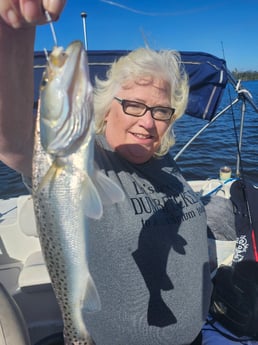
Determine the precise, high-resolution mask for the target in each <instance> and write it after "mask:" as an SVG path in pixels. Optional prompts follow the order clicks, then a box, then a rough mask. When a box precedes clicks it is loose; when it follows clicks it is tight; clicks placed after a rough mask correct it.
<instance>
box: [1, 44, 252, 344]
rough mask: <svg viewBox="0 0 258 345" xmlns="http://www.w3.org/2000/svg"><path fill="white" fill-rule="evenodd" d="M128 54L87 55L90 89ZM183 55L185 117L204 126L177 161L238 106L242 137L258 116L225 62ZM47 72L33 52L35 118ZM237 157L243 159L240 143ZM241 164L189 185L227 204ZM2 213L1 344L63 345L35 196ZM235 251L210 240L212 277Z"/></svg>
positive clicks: (6, 203)
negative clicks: (228, 96) (247, 122)
mask: <svg viewBox="0 0 258 345" xmlns="http://www.w3.org/2000/svg"><path fill="white" fill-rule="evenodd" d="M126 53H127V51H88V60H89V67H90V76H91V80H92V83H93V84H94V77H95V76H96V75H97V76H98V77H99V78H103V77H104V76H105V73H106V71H107V69H108V67H109V65H110V64H111V63H112V62H113V61H114V60H115V59H117V58H119V57H120V56H122V55H124V54H126ZM180 53H181V57H182V61H183V64H184V66H185V69H186V71H187V73H188V75H189V82H190V97H189V103H188V106H187V110H186V114H187V115H189V116H193V117H197V118H201V119H203V121H204V126H203V128H202V129H201V130H200V131H199V132H198V133H196V135H194V137H193V138H191V140H190V141H189V142H188V143H186V145H185V146H184V147H183V148H182V149H181V150H180V152H178V154H177V155H176V156H175V160H177V159H178V158H179V157H180V155H182V154H183V152H184V151H185V150H186V149H187V148H188V146H189V145H190V144H191V143H192V142H193V141H194V140H195V139H196V138H197V137H198V135H200V134H201V133H202V131H204V130H206V128H207V127H208V126H210V125H211V123H213V122H214V121H216V120H217V119H218V118H219V117H220V116H222V115H223V114H224V113H225V112H227V111H228V110H229V109H230V108H232V107H235V106H236V105H237V104H238V103H239V104H240V105H241V106H242V110H243V111H242V120H241V128H240V129H239V132H240V134H241V133H242V130H243V122H244V113H245V106H246V105H248V106H250V107H252V109H253V110H254V111H255V112H257V113H258V107H257V105H256V104H255V102H254V100H253V98H252V95H251V93H250V92H249V91H248V90H247V89H246V88H245V87H243V86H242V84H241V82H240V81H237V80H235V78H234V77H233V75H232V73H231V72H230V71H229V70H228V69H227V66H226V62H225V60H224V59H221V58H218V57H216V56H214V55H211V54H208V53H204V52H185V51H184V52H180ZM45 66H46V55H45V52H35V55H34V79H35V95H34V110H35V112H36V109H37V104H38V96H39V93H38V90H39V83H40V80H41V76H42V72H43V70H44V68H45ZM229 84H230V85H231V86H232V90H233V91H234V93H235V99H234V100H233V101H232V102H231V103H230V104H228V105H227V106H226V107H225V108H223V109H222V110H219V111H218V109H219V105H220V102H221V99H222V96H223V93H224V91H225V89H226V87H227V86H228V85H229ZM238 151H239V154H240V152H241V137H240V141H239V147H238ZM239 161H240V160H239V159H238V161H237V168H236V171H237V173H236V176H235V177H232V176H231V171H230V170H227V169H224V171H221V176H220V178H215V179H208V180H194V181H189V184H190V185H191V186H192V187H193V189H194V190H195V191H196V192H197V193H200V195H201V196H202V197H203V198H205V197H206V198H210V199H211V196H217V197H219V198H221V199H223V200H224V201H229V200H230V197H231V186H232V184H233V183H234V182H235V181H237V180H239V179H241V178H242V176H241V169H240V163H239ZM223 174H224V175H223ZM223 205H224V204H223ZM24 207H26V212H27V213H26V217H27V224H28V226H27V227H26V228H24V227H22V226H21V224H22V221H21V217H22V213H21V209H24ZM223 207H224V206H223ZM0 210H1V213H0V326H1V327H0V344H5V345H10V344H12V345H28V344H31V345H61V344H63V337H62V330H63V329H62V318H61V314H60V311H59V308H58V305H57V302H56V299H55V295H54V292H53V289H52V287H51V283H50V279H49V275H48V272H47V269H46V266H45V263H44V259H43V257H42V253H41V248H40V244H39V240H38V237H37V232H36V226H35V219H34V215H33V207H32V198H31V195H29V194H24V195H19V196H18V197H12V198H4V199H0ZM235 245H236V239H235V238H233V239H232V238H231V239H227V241H225V240H219V239H216V238H213V239H211V245H210V248H211V251H212V248H215V252H216V253H215V256H214V258H215V259H214V261H215V262H214V272H215V269H216V267H218V265H220V264H221V263H224V264H227V263H230V262H231V261H232V256H233V252H234V248H235ZM10 330H11V331H10Z"/></svg>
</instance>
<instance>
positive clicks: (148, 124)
mask: <svg viewBox="0 0 258 345" xmlns="http://www.w3.org/2000/svg"><path fill="white" fill-rule="evenodd" d="M139 123H140V124H141V125H142V126H143V127H145V128H153V127H154V126H155V120H154V118H153V117H152V116H151V111H150V110H147V111H146V113H145V114H144V115H143V116H141V117H140V118H139Z"/></svg>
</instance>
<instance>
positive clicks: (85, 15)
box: [81, 12, 88, 50]
mask: <svg viewBox="0 0 258 345" xmlns="http://www.w3.org/2000/svg"><path fill="white" fill-rule="evenodd" d="M81 18H82V25H83V36H84V48H85V50H88V41H87V30H86V18H87V13H86V12H81Z"/></svg>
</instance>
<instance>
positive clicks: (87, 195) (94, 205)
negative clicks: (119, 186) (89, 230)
mask: <svg viewBox="0 0 258 345" xmlns="http://www.w3.org/2000/svg"><path fill="white" fill-rule="evenodd" d="M81 198H82V200H83V202H84V214H85V215H86V216H87V217H89V218H94V219H100V218H101V217H102V214H103V206H102V202H101V199H100V196H99V193H98V191H97V189H96V187H95V185H94V183H93V182H92V180H91V178H90V177H87V178H85V179H84V181H83V183H82V189H81Z"/></svg>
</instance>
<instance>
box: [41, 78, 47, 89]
mask: <svg viewBox="0 0 258 345" xmlns="http://www.w3.org/2000/svg"><path fill="white" fill-rule="evenodd" d="M48 81H49V79H48V78H47V77H45V78H43V79H42V81H41V84H40V87H41V88H44V87H45V86H46V85H47V83H48Z"/></svg>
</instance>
